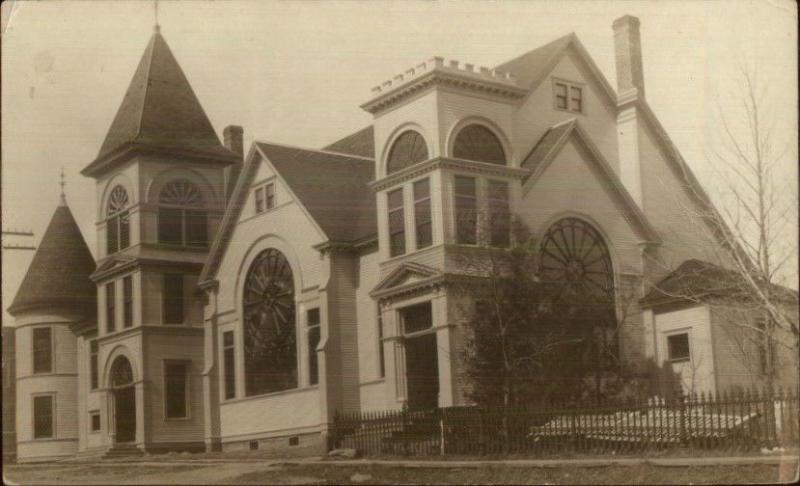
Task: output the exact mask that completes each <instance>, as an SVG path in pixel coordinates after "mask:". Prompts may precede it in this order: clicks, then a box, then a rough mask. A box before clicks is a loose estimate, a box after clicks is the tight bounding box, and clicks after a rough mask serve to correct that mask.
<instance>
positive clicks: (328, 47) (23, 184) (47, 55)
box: [2, 0, 797, 322]
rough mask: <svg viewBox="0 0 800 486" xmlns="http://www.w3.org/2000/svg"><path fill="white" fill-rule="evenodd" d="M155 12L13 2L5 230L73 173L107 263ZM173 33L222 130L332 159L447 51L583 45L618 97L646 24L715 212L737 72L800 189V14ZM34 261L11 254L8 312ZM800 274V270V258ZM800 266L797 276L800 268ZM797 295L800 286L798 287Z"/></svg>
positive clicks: (315, 24)
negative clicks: (111, 147)
mask: <svg viewBox="0 0 800 486" xmlns="http://www.w3.org/2000/svg"><path fill="white" fill-rule="evenodd" d="M154 5H155V4H154V2H153V1H152V0H141V1H125V2H118V1H113V2H112V1H104V0H97V1H86V2H82V1H73V0H70V1H55V0H44V1H36V2H34V1H22V2H20V1H16V2H4V3H3V4H2V70H3V72H2V74H3V75H2V228H3V230H4V231H7V230H11V229H24V230H31V231H33V232H34V234H35V236H34V238H33V239H31V238H20V237H17V238H16V239H14V238H11V237H8V238H6V237H4V244H34V245H38V241H39V238H41V236H42V234H43V233H44V230H45V228H46V226H47V223H48V222H49V220H50V217H51V216H52V214H53V211H54V210H55V207H56V206H57V204H58V200H59V173H60V170H61V168H62V167H63V169H64V172H65V174H66V182H67V186H66V193H67V200H68V202H69V205H70V208H71V209H72V211H73V214H74V215H75V217H76V219H77V220H78V222H79V223H80V227H81V231H82V233H83V235H84V238H85V239H86V241H87V243H88V244H89V247H90V249H91V250H92V252H95V245H96V243H95V240H96V235H95V208H94V190H95V187H94V181H93V180H92V179H90V178H86V177H83V176H81V175H80V173H79V172H80V170H81V169H82V168H83V167H85V166H86V165H88V164H89V163H90V162H91V161H92V160H93V159H94V158H95V157H96V156H97V152H98V150H99V148H100V145H101V144H102V141H103V139H104V137H105V134H106V131H107V130H108V127H109V125H110V123H111V120H112V119H113V117H114V115H115V113H116V110H117V108H118V107H119V104H120V102H121V100H122V97H123V95H124V93H125V91H126V89H127V87H128V84H129V82H130V79H131V77H132V76H133V72H134V71H135V69H136V66H137V64H138V62H139V59H140V57H141V55H142V53H143V51H144V49H145V46H146V45H147V42H148V40H149V38H150V35H151V34H152V31H153V25H154V19H155V10H156V9H155V8H154ZM157 10H158V20H159V23H160V25H161V32H162V34H163V35H164V37H165V38H166V40H167V43H168V44H169V45H170V48H171V49H172V52H173V54H174V55H175V56H176V58H177V59H178V62H179V63H180V65H181V67H182V68H183V71H184V73H185V74H186V76H187V77H188V79H189V82H190V83H191V84H192V87H193V89H194V91H195V93H196V94H197V96H198V98H199V99H200V102H201V104H202V105H203V107H204V108H205V111H206V113H207V115H208V117H209V119H210V120H211V122H212V124H213V125H214V128H215V129H216V131H217V133H218V134H220V136H221V133H222V129H223V128H224V127H225V126H226V125H229V124H237V125H241V126H243V127H244V130H245V145H246V146H248V145H249V144H250V143H251V142H252V141H253V140H254V139H256V140H265V141H272V142H279V143H285V144H290V145H296V146H302V147H311V148H314V147H322V146H324V145H326V144H328V143H330V142H332V141H334V140H336V139H338V138H341V137H342V136H344V135H346V134H348V133H350V132H353V131H355V130H358V129H360V128H363V127H364V126H367V125H369V124H370V115H369V114H368V113H366V112H364V111H363V110H361V109H360V108H359V105H360V104H361V103H363V102H365V101H366V100H367V99H369V97H370V88H371V87H372V86H374V85H377V84H380V83H381V82H382V81H383V80H385V79H389V78H390V77H392V76H393V75H395V74H397V73H399V72H402V71H404V70H405V69H407V68H408V67H410V66H413V65H415V64H417V63H418V62H420V61H421V60H424V59H427V58H430V57H432V56H434V55H438V56H443V57H445V58H448V59H458V60H460V61H462V62H469V63H471V64H474V65H476V66H494V65H497V64H500V63H501V62H504V61H506V60H508V59H511V58H513V57H516V56H518V55H520V54H522V53H524V52H526V51H528V50H531V49H534V48H536V47H538V46H540V45H542V44H544V43H547V42H549V41H551V40H553V39H555V38H556V37H559V36H561V35H564V34H567V33H569V32H575V33H576V34H577V35H578V37H579V38H580V39H581V41H582V43H583V44H584V46H585V47H586V48H587V50H588V51H589V53H590V55H591V56H592V57H593V58H594V60H595V62H596V63H597V65H598V66H599V67H600V69H601V71H602V72H603V73H604V74H605V76H606V77H607V78H608V80H609V81H610V82H611V84H612V85H613V86H615V85H616V73H615V68H614V55H613V35H612V30H611V24H612V22H613V21H614V19H616V18H617V17H620V16H622V15H625V14H630V15H634V16H637V17H639V19H640V21H641V35H642V52H643V58H644V75H645V85H646V91H647V98H648V102H649V104H650V106H651V107H652V108H653V110H654V111H655V113H656V115H657V116H658V117H659V119H660V121H661V123H662V124H663V126H664V127H665V128H666V130H667V131H668V133H669V134H670V136H671V137H672V139H673V141H674V142H675V144H676V145H677V147H678V149H679V150H680V151H681V153H682V154H683V156H684V158H685V159H686V160H687V161H688V163H689V165H690V166H691V168H692V169H693V170H694V172H695V174H696V175H697V176H698V178H699V179H700V181H701V183H703V185H704V186H705V188H706V190H707V191H708V192H709V193H710V194H711V197H712V198H713V199H715V200H718V201H722V200H723V195H722V194H721V189H720V185H719V183H718V181H717V178H716V177H715V176H714V173H713V172H712V171H711V170H710V168H709V163H708V160H709V147H710V146H712V145H713V144H714V143H715V140H717V139H718V138H719V135H720V132H719V114H720V111H722V112H723V113H725V112H727V111H728V110H729V109H730V110H732V109H734V108H736V106H737V99H738V98H737V96H738V94H737V91H736V89H737V86H738V85H737V84H736V83H735V82H734V79H735V75H736V69H737V66H739V65H742V64H745V65H747V66H752V67H753V68H754V69H755V70H756V72H757V73H758V74H759V76H761V77H763V78H764V79H765V80H767V81H768V83H769V91H768V93H769V94H768V101H770V113H771V114H773V115H774V120H775V121H776V123H775V135H776V138H777V142H778V143H780V144H785V145H786V147H787V153H786V155H785V157H784V158H785V160H784V161H783V163H782V165H781V169H780V170H781V174H782V175H783V174H785V176H786V180H788V181H795V187H796V181H797V140H796V134H797V53H796V45H797V30H796V25H797V10H796V6H795V4H794V2H790V1H777V0H759V1H745V0H738V1H723V0H718V1H694V0H693V1H679V0H663V1H658V2H656V1H588V0H587V1H546V0H529V1H510V0H506V1H480V2H470V1H458V2H452V1H451V2H445V1H439V2H434V1H425V2H422V1H399V0H395V1H379V0H378V1H373V2H356V1H324V2H323V1H291V2H290V1H263V0H249V1H248V0H229V1H222V0H216V1H209V0H207V1H190V0H173V1H167V0H160V1H159V2H158V8H157ZM32 254H33V252H30V251H28V252H26V251H21V250H9V251H3V254H2V259H3V262H2V263H3V267H2V277H3V294H2V300H3V303H2V305H3V309H4V310H3V317H4V322H7V321H6V318H8V317H9V316H8V314H7V313H6V312H5V308H6V307H8V305H10V303H11V300H12V299H13V295H14V292H15V291H16V288H17V286H18V285H19V282H20V281H21V278H22V277H23V275H24V273H25V270H26V269H27V266H28V264H29V262H30V259H31V257H32ZM794 261H795V262H796V259H795V260H794ZM795 266H796V263H795ZM795 286H796V284H795Z"/></svg>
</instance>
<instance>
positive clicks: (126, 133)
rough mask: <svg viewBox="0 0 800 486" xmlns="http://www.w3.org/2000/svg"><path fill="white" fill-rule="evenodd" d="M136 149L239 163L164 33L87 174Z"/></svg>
mask: <svg viewBox="0 0 800 486" xmlns="http://www.w3.org/2000/svg"><path fill="white" fill-rule="evenodd" d="M132 147H138V148H149V149H168V150H171V151H180V152H185V153H187V154H190V155H196V156H202V157H206V158H208V157H210V158H215V159H221V160H223V161H231V162H233V161H235V160H237V156H236V155H235V154H233V153H232V152H231V151H229V150H228V149H227V148H225V147H224V146H223V145H222V144H221V143H220V140H219V137H218V136H217V134H216V132H214V127H213V126H212V125H211V122H210V121H209V120H208V117H207V116H206V113H205V111H203V107H202V106H201V105H200V101H199V100H198V99H197V96H196V95H195V94H194V91H193V90H192V87H191V85H190V84H189V81H188V80H187V79H186V76H185V75H184V73H183V71H182V70H181V67H180V66H179V65H178V61H177V60H176V59H175V56H173V55H172V51H170V49H169V46H168V45H167V42H166V41H165V40H164V37H163V36H162V35H161V34H160V33H159V32H158V31H156V32H154V33H153V36H152V37H151V38H150V43H149V44H148V45H147V48H146V49H145V51H144V54H143V55H142V59H141V61H139V67H138V68H137V69H136V72H135V73H134V75H133V79H132V80H131V83H130V85H129V86H128V91H127V92H126V93H125V97H124V98H123V99H122V103H121V104H120V106H119V109H118V110H117V114H116V116H115V117H114V121H113V122H112V123H111V127H110V128H109V130H108V134H107V135H106V138H105V140H104V141H103V145H102V147H101V148H100V152H99V153H98V155H97V158H96V159H95V160H94V161H93V162H92V163H91V164H89V165H88V166H87V167H86V168H85V169H84V170H83V171H82V173H83V174H84V175H89V176H91V175H94V174H96V173H98V172H99V171H100V170H101V169H103V168H106V167H107V165H108V164H107V162H109V160H110V159H113V158H114V156H115V155H117V154H118V153H120V152H123V151H124V150H125V149H130V148H132Z"/></svg>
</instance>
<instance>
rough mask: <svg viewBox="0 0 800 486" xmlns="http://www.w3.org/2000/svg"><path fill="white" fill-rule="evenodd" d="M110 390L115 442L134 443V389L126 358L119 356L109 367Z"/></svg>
mask: <svg viewBox="0 0 800 486" xmlns="http://www.w3.org/2000/svg"><path fill="white" fill-rule="evenodd" d="M110 381H111V389H112V394H113V397H114V431H115V433H116V442H117V443H120V442H134V441H136V389H135V388H134V385H133V368H131V363H130V361H128V358H125V357H124V356H119V357H117V358H116V359H115V360H114V363H113V364H112V365H111V378H110Z"/></svg>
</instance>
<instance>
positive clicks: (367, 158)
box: [253, 140, 375, 162]
mask: <svg viewBox="0 0 800 486" xmlns="http://www.w3.org/2000/svg"><path fill="white" fill-rule="evenodd" d="M253 143H257V144H261V145H274V146H276V147H283V148H290V149H296V150H305V151H306V152H317V153H321V154H330V155H335V156H337V157H347V158H351V159H360V160H363V161H365V162H375V159H371V158H369V157H363V156H361V155H352V154H347V153H343V152H334V151H332V150H324V149H315V148H306V147H300V146H298V145H290V144H286V143H278V142H267V141H263V140H254V142H253Z"/></svg>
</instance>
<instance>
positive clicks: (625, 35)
mask: <svg viewBox="0 0 800 486" xmlns="http://www.w3.org/2000/svg"><path fill="white" fill-rule="evenodd" d="M613 28H614V54H615V56H616V64H617V90H618V91H619V93H620V94H622V93H625V92H626V91H630V90H631V89H634V88H635V89H636V90H637V91H638V94H639V96H640V97H641V98H644V71H643V70H642V39H641V37H640V36H639V19H637V18H636V17H633V16H630V15H625V16H624V17H620V18H618V19H617V20H615V21H614V24H613Z"/></svg>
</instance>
